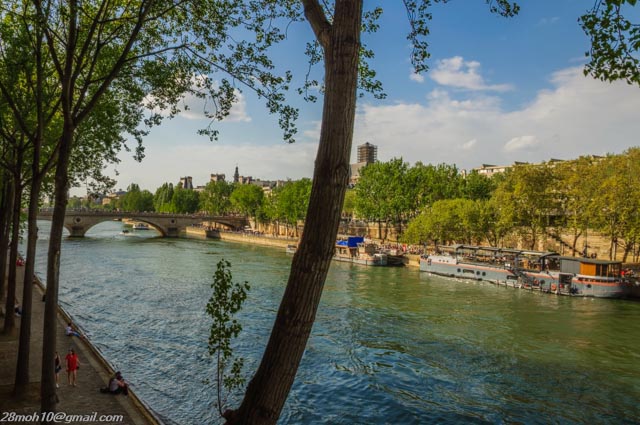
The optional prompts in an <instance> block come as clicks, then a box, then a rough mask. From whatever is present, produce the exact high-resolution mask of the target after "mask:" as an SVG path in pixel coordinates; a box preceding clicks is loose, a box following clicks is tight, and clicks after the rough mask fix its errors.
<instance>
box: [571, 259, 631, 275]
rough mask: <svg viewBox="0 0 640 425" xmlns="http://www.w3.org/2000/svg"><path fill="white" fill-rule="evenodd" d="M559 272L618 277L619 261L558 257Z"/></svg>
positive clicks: (620, 264)
mask: <svg viewBox="0 0 640 425" xmlns="http://www.w3.org/2000/svg"><path fill="white" fill-rule="evenodd" d="M559 259H560V272H562V273H571V274H574V275H583V276H600V277H612V278H618V277H620V270H622V263H621V262H620V261H607V260H596V259H594V258H581V257H559Z"/></svg>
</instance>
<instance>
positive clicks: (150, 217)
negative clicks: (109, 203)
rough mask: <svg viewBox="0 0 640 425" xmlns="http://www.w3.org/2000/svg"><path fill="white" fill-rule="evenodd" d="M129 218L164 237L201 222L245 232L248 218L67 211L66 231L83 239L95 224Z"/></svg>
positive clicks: (43, 214)
mask: <svg viewBox="0 0 640 425" xmlns="http://www.w3.org/2000/svg"><path fill="white" fill-rule="evenodd" d="M52 217H53V213H52V211H51V210H43V211H40V214H38V219H39V220H51V219H52ZM118 218H120V219H123V218H128V219H131V220H135V221H138V222H142V223H146V224H148V225H150V226H151V227H153V228H154V229H156V230H157V231H158V232H160V235H161V237H169V238H171V237H178V236H180V234H181V232H183V231H185V230H186V228H187V227H188V226H190V225H193V224H200V223H202V222H206V221H208V222H216V223H219V224H222V225H224V226H227V227H229V228H231V229H238V228H242V227H243V226H244V225H246V224H247V219H246V217H241V216H206V215H196V214H191V215H188V214H162V213H146V212H145V213H132V212H124V211H94V210H68V211H67V214H66V216H65V221H64V227H65V228H66V229H67V230H68V231H69V235H70V237H83V236H84V235H85V233H86V232H87V231H88V230H89V229H90V228H92V227H93V226H95V225H96V224H99V223H102V222H105V221H109V220H113V219H118Z"/></svg>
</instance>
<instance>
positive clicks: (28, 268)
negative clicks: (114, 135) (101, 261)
mask: <svg viewBox="0 0 640 425" xmlns="http://www.w3.org/2000/svg"><path fill="white" fill-rule="evenodd" d="M35 161H37V162H35ZM39 162H40V158H39V157H37V158H36V157H35V156H34V165H33V171H34V174H33V176H34V178H33V179H32V182H31V191H30V195H29V216H28V235H27V238H28V239H27V252H26V256H27V258H26V263H25V267H24V283H23V287H22V317H21V320H20V345H19V346H18V365H17V367H16V380H15V388H14V392H15V394H16V395H18V396H20V395H22V394H24V392H25V391H26V390H27V387H28V385H29V357H30V349H29V347H30V343H31V311H32V297H33V278H34V271H35V259H36V243H37V241H38V225H37V221H36V218H37V217H38V201H39V198H40V187H41V185H42V181H41V180H40V178H39V176H38V174H39Z"/></svg>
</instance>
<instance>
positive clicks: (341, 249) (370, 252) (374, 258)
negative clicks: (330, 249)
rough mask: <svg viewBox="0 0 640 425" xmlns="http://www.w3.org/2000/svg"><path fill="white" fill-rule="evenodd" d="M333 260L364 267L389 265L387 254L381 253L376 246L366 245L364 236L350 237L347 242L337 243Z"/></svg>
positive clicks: (340, 241)
mask: <svg viewBox="0 0 640 425" xmlns="http://www.w3.org/2000/svg"><path fill="white" fill-rule="evenodd" d="M333 259H334V260H336V261H344V262H347V263H355V264H362V265H364V266H386V265H388V256H387V254H385V253H383V252H380V251H379V250H378V247H377V246H376V245H375V244H371V243H365V242H364V237H362V236H349V237H348V238H347V240H339V241H337V242H336V249H335V253H334V255H333Z"/></svg>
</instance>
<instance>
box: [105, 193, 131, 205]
mask: <svg viewBox="0 0 640 425" xmlns="http://www.w3.org/2000/svg"><path fill="white" fill-rule="evenodd" d="M126 194H127V191H126V190H122V189H120V190H118V191H115V192H111V193H108V194H106V195H105V196H103V197H102V205H109V204H110V203H111V202H112V201H113V202H115V201H117V200H118V199H120V198H122V197H123V196H124V195H126Z"/></svg>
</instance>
